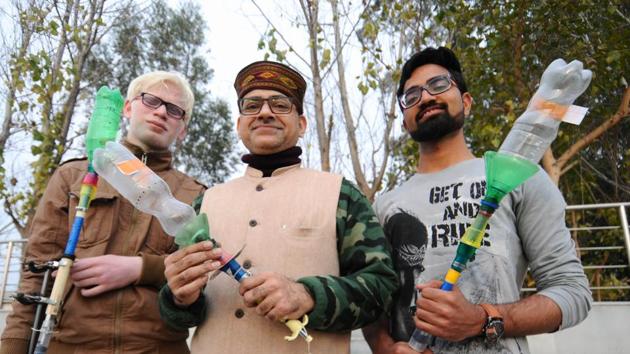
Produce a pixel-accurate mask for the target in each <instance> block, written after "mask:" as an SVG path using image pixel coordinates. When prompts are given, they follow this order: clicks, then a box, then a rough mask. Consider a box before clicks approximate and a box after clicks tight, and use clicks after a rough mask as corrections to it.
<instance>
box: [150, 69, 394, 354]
mask: <svg viewBox="0 0 630 354" xmlns="http://www.w3.org/2000/svg"><path fill="white" fill-rule="evenodd" d="M234 87H235V89H236V92H237V94H238V98H239V99H238V104H239V111H240V116H239V118H238V122H237V129H238V134H239V136H240V138H241V140H242V141H243V144H244V145H245V147H246V148H247V149H248V150H249V152H250V153H249V154H247V155H245V156H243V158H242V160H243V162H245V163H246V164H247V165H248V166H247V169H246V171H245V175H244V176H243V177H240V178H237V179H234V180H232V181H230V182H227V183H225V184H222V185H217V186H215V187H213V188H211V189H210V190H208V191H207V192H206V193H205V196H204V200H203V204H202V206H201V211H202V212H205V213H206V214H207V215H208V221H209V224H210V233H211V235H212V237H213V238H214V239H216V240H217V241H218V242H220V244H221V248H220V249H219V248H215V249H213V248H212V244H211V243H210V242H205V243H199V244H196V245H193V246H189V247H187V248H184V249H182V250H180V251H177V252H176V253H174V254H173V255H172V256H171V257H168V258H167V260H166V262H165V264H166V271H165V274H166V277H167V279H168V285H167V286H165V287H164V288H163V289H162V292H161V294H160V306H161V313H162V317H163V319H164V320H165V321H166V322H167V323H168V324H169V325H170V326H172V327H174V328H178V329H181V328H188V327H192V326H198V327H197V330H196V332H195V335H194V338H193V340H192V352H193V353H300V352H306V347H305V344H304V342H303V341H302V340H300V339H298V340H296V341H293V342H287V341H285V340H284V339H283V338H284V336H286V335H288V334H289V331H288V329H287V328H286V327H285V326H284V325H283V324H282V323H281V322H280V321H282V320H286V319H300V318H302V316H303V315H305V314H307V315H308V316H309V323H308V326H307V329H308V330H309V334H311V335H312V337H313V338H314V339H313V341H312V343H311V349H312V351H313V352H314V353H348V352H349V345H350V342H349V338H350V333H349V331H350V330H352V329H355V328H359V327H361V326H363V325H366V324H367V323H370V322H371V321H374V320H376V319H377V318H379V316H381V314H382V313H383V311H385V310H387V309H388V307H389V304H390V301H391V293H392V292H393V291H394V290H395V288H396V277H395V274H394V272H393V268H392V263H391V259H390V255H389V251H388V246H387V243H386V240H385V238H384V235H383V231H382V229H381V227H380V225H379V224H378V220H377V219H376V216H375V215H374V213H373V211H372V208H371V206H370V203H369V201H368V200H367V199H366V198H365V197H364V196H363V195H362V194H361V192H360V191H359V190H358V189H357V188H356V187H355V186H354V185H353V184H351V183H350V182H348V181H347V180H346V179H344V178H343V177H341V176H339V175H336V174H332V173H324V172H319V171H314V170H311V169H307V168H302V167H300V154H301V152H302V150H301V149H300V147H298V146H296V144H297V141H298V139H299V137H300V136H301V135H302V134H303V133H304V132H305V130H306V124H307V121H306V118H305V117H304V115H303V100H304V92H305V90H306V82H305V81H304V79H303V78H302V76H301V75H300V74H299V73H298V72H296V71H295V70H293V69H291V68H289V67H287V66H285V65H283V64H280V63H275V62H269V61H261V62H255V63H252V64H250V65H248V66H246V67H245V68H244V69H242V70H241V71H240V72H239V74H238V75H237V77H236V81H235V84H234ZM243 246H245V247H244V249H243V251H242V253H241V254H240V256H239V261H240V262H241V263H242V264H243V266H244V267H245V268H246V269H247V270H248V271H250V272H251V273H252V274H253V277H251V278H248V279H245V280H244V281H243V282H242V283H241V284H240V286H239V284H238V283H237V282H236V281H234V279H232V278H231V277H229V276H227V275H224V274H220V275H218V276H217V277H216V278H213V279H212V280H210V281H208V273H210V272H212V271H215V270H216V269H218V268H219V267H220V264H219V262H217V260H218V259H219V257H220V256H221V254H222V252H223V251H222V250H225V251H226V252H229V253H232V254H233V253H236V252H237V251H238V250H239V249H241V247H243ZM206 283H207V285H206ZM204 287H205V289H204ZM239 294H240V295H239Z"/></svg>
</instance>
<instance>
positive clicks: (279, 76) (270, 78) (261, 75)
mask: <svg viewBox="0 0 630 354" xmlns="http://www.w3.org/2000/svg"><path fill="white" fill-rule="evenodd" d="M234 89H236V93H237V94H238V98H239V99H240V98H242V97H243V96H245V95H246V94H247V93H248V92H250V91H252V90H255V89H267V90H275V91H278V92H281V93H283V94H285V95H287V96H288V97H293V98H294V99H295V100H294V104H295V106H296V108H297V112H298V113H299V114H302V112H303V110H302V105H303V102H304V93H305V92H306V81H305V80H304V78H303V77H302V75H300V73H298V72H297V71H295V70H294V69H292V68H290V67H288V66H287V65H284V64H280V63H277V62H273V61H257V62H254V63H251V64H249V65H247V66H246V67H244V68H243V69H242V70H241V71H240V72H239V73H238V75H236V80H235V81H234Z"/></svg>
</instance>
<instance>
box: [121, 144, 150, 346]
mask: <svg viewBox="0 0 630 354" xmlns="http://www.w3.org/2000/svg"><path fill="white" fill-rule="evenodd" d="M147 159H148V155H147V154H146V153H143V154H142V157H141V161H142V163H143V164H145V165H146V164H147ZM136 215H137V212H136V208H133V211H132V213H131V219H130V223H131V227H130V229H129V234H128V235H127V237H125V241H124V243H123V247H122V250H121V251H122V252H121V254H122V255H123V256H133V255H132V254H129V252H128V250H127V248H128V247H127V243H128V242H129V240H131V239H132V236H133V230H134V228H135V226H136V222H135V218H136ZM122 297H123V292H122V291H119V292H118V294H117V296H116V308H115V310H114V323H115V325H114V326H115V327H114V353H115V354H120V353H122V343H121V332H122Z"/></svg>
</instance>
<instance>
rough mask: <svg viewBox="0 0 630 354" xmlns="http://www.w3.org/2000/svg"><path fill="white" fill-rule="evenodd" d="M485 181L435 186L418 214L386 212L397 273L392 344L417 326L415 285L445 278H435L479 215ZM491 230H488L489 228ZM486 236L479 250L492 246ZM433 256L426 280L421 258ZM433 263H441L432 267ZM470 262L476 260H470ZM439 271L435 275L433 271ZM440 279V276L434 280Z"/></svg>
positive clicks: (426, 194)
mask: <svg viewBox="0 0 630 354" xmlns="http://www.w3.org/2000/svg"><path fill="white" fill-rule="evenodd" d="M485 188H486V182H485V180H483V179H474V180H468V181H465V182H456V183H450V184H439V183H436V184H434V185H432V186H431V187H430V188H428V189H426V190H424V192H423V193H420V194H419V196H423V197H424V198H426V199H425V200H423V201H419V204H421V205H423V206H425V207H423V208H419V209H418V208H414V210H415V212H416V213H419V214H420V215H415V213H414V212H411V211H409V210H403V209H402V208H398V209H396V210H393V211H392V212H390V215H389V217H387V219H386V221H385V225H384V231H385V234H386V235H387V238H388V239H389V241H390V243H391V245H392V249H393V254H392V257H393V260H394V265H395V268H396V270H397V272H398V280H399V282H400V288H399V291H398V294H397V296H395V297H394V298H395V299H396V301H395V303H394V306H393V307H392V311H391V321H390V326H391V328H390V329H391V334H392V338H394V340H396V341H406V340H408V339H409V337H410V336H411V333H412V332H413V330H414V328H415V326H414V322H413V314H414V312H415V305H416V300H417V291H416V290H415V284H417V283H419V282H424V281H427V280H430V279H435V278H437V277H441V276H443V274H439V273H438V272H440V271H442V268H444V271H445V270H446V269H447V266H446V265H445V264H444V265H443V264H441V263H445V262H449V263H450V261H451V260H452V256H451V254H454V251H455V249H456V248H457V245H458V244H459V240H460V239H461V237H462V236H463V235H464V232H465V231H466V228H467V227H468V226H469V225H470V224H471V223H472V220H473V219H474V218H475V217H476V216H477V214H478V213H479V201H480V199H481V198H482V197H483V195H484V193H485ZM487 229H489V226H488V228H487ZM488 237H489V235H488V234H487V233H486V234H485V235H484V240H483V243H482V247H487V246H490V245H491V243H490V241H489V240H488ZM427 253H429V255H430V254H431V253H434V254H433V255H431V258H433V261H432V262H429V264H431V265H432V266H430V268H433V269H430V271H429V273H431V274H429V275H427V274H424V275H423V274H422V273H423V272H424V271H425V267H426V265H425V258H426V257H428V256H429V255H428V254H427ZM436 260H439V261H438V262H436V263H433V262H435V261H436ZM471 262H474V257H473V259H471ZM436 269H437V270H436ZM438 274H439V275H438Z"/></svg>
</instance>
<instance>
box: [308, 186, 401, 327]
mask: <svg viewBox="0 0 630 354" xmlns="http://www.w3.org/2000/svg"><path fill="white" fill-rule="evenodd" d="M337 250H338V252H339V266H340V276H339V277H335V276H313V277H304V278H300V279H299V280H298V282H300V283H302V284H304V285H305V286H306V287H307V289H308V290H309V292H310V293H311V295H312V296H313V299H314V300H315V308H314V309H313V310H312V311H311V313H310V314H309V324H308V327H309V328H314V329H317V330H325V331H346V330H352V329H356V328H360V327H363V326H365V325H366V324H368V323H370V322H373V321H375V320H377V319H378V318H379V317H380V316H381V314H382V313H384V312H385V311H388V310H389V306H390V304H391V300H392V293H393V292H394V291H396V288H397V286H398V283H397V278H396V274H395V272H394V269H393V264H392V259H391V250H390V246H389V244H388V243H387V242H386V240H385V235H384V233H383V229H382V228H381V226H380V224H379V223H378V219H377V218H376V215H375V214H374V211H373V210H372V206H371V205H370V202H369V201H368V200H367V198H366V197H365V196H364V195H363V194H362V193H361V192H360V191H359V190H358V189H357V188H356V187H355V186H354V185H353V184H352V183H350V182H349V181H347V180H346V179H344V180H343V182H342V184H341V192H340V195H339V203H338V204H337Z"/></svg>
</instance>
